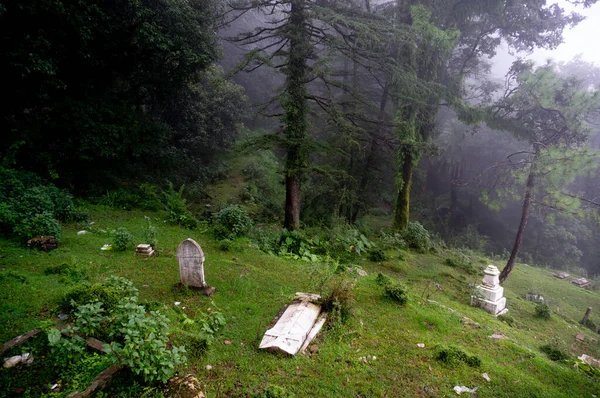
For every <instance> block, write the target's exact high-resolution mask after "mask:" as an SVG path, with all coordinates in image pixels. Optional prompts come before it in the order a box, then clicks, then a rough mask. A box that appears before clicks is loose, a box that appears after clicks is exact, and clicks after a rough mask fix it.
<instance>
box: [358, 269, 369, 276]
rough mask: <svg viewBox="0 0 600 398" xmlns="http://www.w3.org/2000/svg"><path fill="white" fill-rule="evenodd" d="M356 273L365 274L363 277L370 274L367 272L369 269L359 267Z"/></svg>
mask: <svg viewBox="0 0 600 398" xmlns="http://www.w3.org/2000/svg"><path fill="white" fill-rule="evenodd" d="M356 273H357V274H358V275H359V276H363V277H364V276H367V275H368V274H367V271H365V270H364V269H357V270H356Z"/></svg>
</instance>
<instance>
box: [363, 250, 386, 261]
mask: <svg viewBox="0 0 600 398" xmlns="http://www.w3.org/2000/svg"><path fill="white" fill-rule="evenodd" d="M367 258H368V259H369V260H370V261H373V262H382V261H385V260H386V256H385V252H384V251H383V250H381V249H379V248H373V249H371V250H369V251H368V252H367Z"/></svg>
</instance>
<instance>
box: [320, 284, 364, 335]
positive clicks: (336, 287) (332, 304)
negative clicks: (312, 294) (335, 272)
mask: <svg viewBox="0 0 600 398" xmlns="http://www.w3.org/2000/svg"><path fill="white" fill-rule="evenodd" d="M355 287H356V283H355V282H354V281H352V280H350V279H348V278H346V277H344V276H335V277H333V278H331V279H329V280H328V281H327V283H325V285H324V290H325V292H326V293H325V294H323V295H322V296H323V299H322V303H321V304H322V306H323V310H324V311H326V312H327V313H328V314H329V316H328V318H327V323H328V324H329V325H336V324H339V323H344V322H346V321H347V320H348V319H349V318H350V315H351V314H352V308H353V306H354V303H355V302H356V298H355V295H354V288H355Z"/></svg>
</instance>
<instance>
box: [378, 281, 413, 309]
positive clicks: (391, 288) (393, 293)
mask: <svg viewBox="0 0 600 398" xmlns="http://www.w3.org/2000/svg"><path fill="white" fill-rule="evenodd" d="M384 294H385V296H386V297H389V298H391V299H392V300H394V301H396V302H397V303H399V304H400V305H405V304H406V303H407V302H408V294H407V289H406V286H404V285H403V284H400V283H388V284H386V285H385V286H384Z"/></svg>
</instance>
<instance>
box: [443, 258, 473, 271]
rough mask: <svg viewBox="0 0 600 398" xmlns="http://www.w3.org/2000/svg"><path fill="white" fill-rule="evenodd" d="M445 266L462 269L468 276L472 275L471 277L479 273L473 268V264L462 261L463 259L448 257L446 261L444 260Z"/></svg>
mask: <svg viewBox="0 0 600 398" xmlns="http://www.w3.org/2000/svg"><path fill="white" fill-rule="evenodd" d="M444 264H446V265H447V266H448V267H452V268H459V269H462V270H463V271H465V272H466V273H467V274H470V275H474V274H476V273H477V270H476V268H475V267H474V266H473V264H471V263H470V262H469V261H467V260H464V259H461V258H452V257H447V258H446V260H444Z"/></svg>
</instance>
